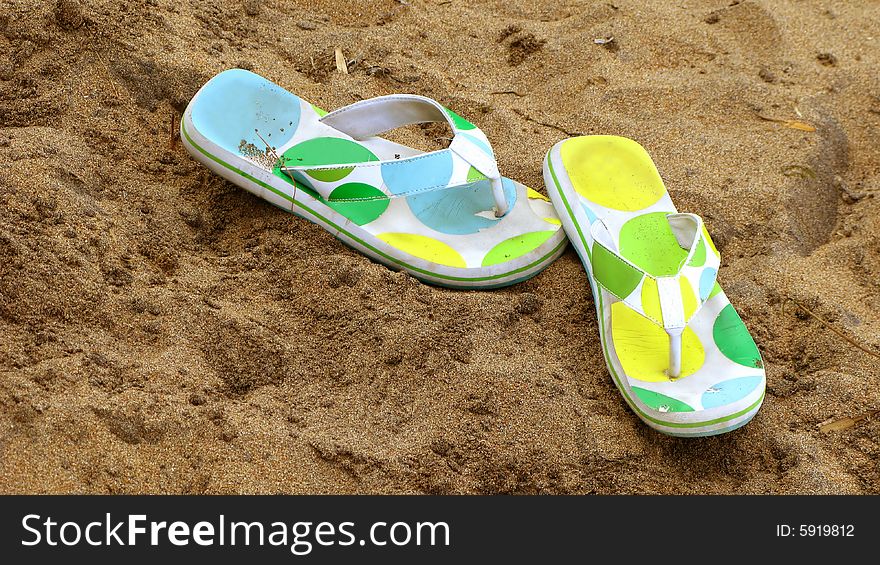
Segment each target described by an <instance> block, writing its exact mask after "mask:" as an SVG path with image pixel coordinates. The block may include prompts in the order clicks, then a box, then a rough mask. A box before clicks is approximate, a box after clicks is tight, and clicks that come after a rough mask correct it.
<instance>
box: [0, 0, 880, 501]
mask: <svg viewBox="0 0 880 565" xmlns="http://www.w3.org/2000/svg"><path fill="white" fill-rule="evenodd" d="M609 37H613V41H612V42H610V43H606V44H604V45H600V44H596V43H594V40H595V39H599V38H609ZM878 43H880V5H878V4H877V3H876V2H872V1H870V0H866V1H862V2H852V3H847V4H846V5H843V4H842V3H837V2H820V1H797V2H795V1H784V2H770V1H766V2H748V1H746V2H730V1H729V0H723V1H701V2H697V1H692V0H682V1H680V2H667V1H666V0H648V1H645V2H635V1H629V0H614V2H613V3H609V2H580V1H565V2H549V1H548V2H529V1H526V0H504V1H491V2H488V1H486V2H465V1H464V0H452V1H451V2H449V1H446V2H442V1H437V0H430V1H429V0H409V1H407V2H398V1H392V0H377V1H372V2H367V1H362V0H346V1H329V0H312V1H296V2H288V1H281V0H265V1H258V0H245V1H243V2H242V1H236V0H190V1H186V2H179V1H177V0H130V1H127V2H116V1H115V0H62V1H61V2H59V3H56V2H55V1H54V0H50V1H43V2H33V1H31V0H0V492H4V493H71V492H77V493H875V492H877V491H878V490H880V459H878V457H880V421H877V420H876V419H874V420H872V419H865V420H862V421H859V422H858V423H856V424H855V425H853V426H851V427H849V428H848V429H843V430H838V431H832V432H827V433H826V432H823V431H820V430H819V429H818V425H819V424H821V423H822V422H826V421H828V420H829V419H832V420H833V419H838V418H845V417H854V416H859V415H862V414H865V413H867V412H868V411H870V410H874V409H877V408H880V390H878V384H880V381H878V377H880V363H878V360H877V359H876V358H872V357H871V356H870V355H868V354H866V353H863V352H861V351H860V350H858V349H856V348H855V347H853V346H852V345H850V344H848V343H847V342H846V341H844V340H842V339H840V338H839V337H837V336H836V335H835V334H833V333H832V332H830V331H828V330H827V329H825V328H824V327H823V326H822V325H821V324H820V323H819V322H817V321H815V320H814V319H812V318H811V317H809V316H807V315H805V314H803V313H800V314H798V313H796V312H795V310H794V309H793V308H791V307H790V305H789V308H787V309H786V311H785V312H783V310H782V306H783V303H784V302H785V301H786V299H787V297H790V298H793V299H795V300H797V301H799V302H801V303H802V304H804V305H805V306H807V307H808V308H810V309H812V310H813V311H814V312H815V313H816V314H817V315H819V316H822V317H824V318H825V319H827V320H829V321H830V322H831V323H832V324H833V325H834V327H835V328H838V329H839V331H841V332H843V333H844V334H845V335H847V336H849V337H851V338H852V339H854V340H857V341H858V342H859V343H861V344H864V346H865V347H867V348H869V349H873V350H875V351H876V350H880V308H878V307H880V287H878V282H877V281H878V276H880V240H878V234H880V214H878V212H880V202H878V199H877V198H875V197H874V196H875V195H876V194H877V193H878V191H880V176H878V172H880V149H878V145H877V139H878V126H880V79H878V77H880V49H878V47H880V44H878ZM336 47H340V48H341V49H342V50H343V52H344V53H345V55H346V58H347V59H348V60H349V67H348V70H349V74H347V75H344V74H342V73H340V72H338V71H337V70H336V67H335V61H334V49H335V48H336ZM236 66H238V67H243V68H247V69H251V70H253V71H255V72H257V73H260V74H262V75H264V76H266V77H268V78H269V79H271V80H273V81H275V82H277V83H279V84H281V85H282V86H284V87H286V88H287V89H289V90H291V91H292V92H295V93H297V94H299V95H301V96H302V97H304V98H306V99H307V100H309V101H311V102H314V103H316V104H318V105H319V106H322V107H324V108H331V109H332V108H335V107H338V106H340V105H345V104H349V103H351V102H353V101H355V100H358V99H361V98H368V97H372V96H377V95H382V94H389V93H394V92H414V93H418V94H424V95H428V96H432V97H434V98H436V99H438V100H440V101H441V102H443V103H444V104H446V105H448V106H450V107H451V108H453V109H455V110H456V111H458V112H459V113H460V114H462V115H464V116H466V117H468V118H470V119H471V120H473V121H475V122H476V123H477V124H478V125H479V126H480V127H481V128H482V129H483V130H484V131H485V132H486V133H487V135H488V136H489V137H490V139H491V140H492V141H493V143H494V146H495V149H496V152H497V154H498V159H499V164H500V167H501V170H502V171H503V172H504V173H505V174H506V175H507V176H510V177H512V178H515V179H518V180H520V181H522V182H525V183H526V184H528V185H530V186H532V187H534V188H536V189H538V190H539V191H542V192H543V185H542V179H541V161H542V159H543V156H544V154H545V152H546V150H547V149H548V148H549V147H550V146H551V145H553V144H554V143H555V142H557V141H559V140H560V139H563V138H564V137H566V136H567V135H575V134H578V133H583V134H589V133H609V134H617V135H625V136H628V137H632V138H634V139H636V140H638V141H639V142H640V143H642V144H643V145H644V146H645V147H646V148H647V149H648V150H649V151H650V153H651V154H652V156H653V157H654V159H655V161H656V163H657V165H658V167H659V169H660V171H661V173H662V175H663V176H664V178H665V180H666V183H667V186H668V188H669V190H670V191H671V193H672V196H673V199H674V200H675V202H676V203H677V204H678V207H679V209H681V210H683V211H687V212H695V213H698V214H700V215H701V216H703V218H705V220H706V223H707V225H708V227H709V229H710V231H711V232H712V234H713V235H714V238H715V241H716V242H717V243H718V246H719V248H720V250H721V253H722V258H723V267H722V270H721V273H720V278H719V280H720V282H721V284H722V286H723V287H724V288H725V290H726V292H727V294H728V295H729V296H730V298H731V300H732V302H733V303H734V305H735V306H736V307H737V309H738V310H739V312H740V313H741V315H742V317H743V319H744V320H745V322H746V324H747V325H748V326H749V328H750V330H751V331H752V334H753V335H754V337H755V339H756V341H757V342H758V345H759V347H760V348H761V350H762V352H763V355H764V358H765V361H766V363H767V376H768V392H767V398H766V401H765V404H764V407H763V408H762V410H761V411H760V412H759V414H758V416H757V417H756V418H755V420H754V421H753V422H752V423H750V424H749V425H748V426H746V427H745V428H743V429H741V430H739V431H736V432H734V433H730V434H727V435H724V436H721V437H715V438H707V439H687V440H686V439H675V438H670V437H666V436H663V435H660V434H658V433H656V432H654V431H652V430H651V429H649V428H648V427H647V426H645V425H644V424H642V423H641V422H640V421H639V420H638V419H637V418H636V417H635V416H634V415H633V414H632V413H631V412H630V411H629V409H627V408H626V406H625V404H624V402H623V400H622V397H621V396H620V394H619V393H618V392H617V390H616V389H615V388H614V386H613V384H612V382H611V379H610V377H609V375H608V373H607V371H606V368H605V365H604V362H603V358H602V353H601V349H600V345H599V341H598V330H597V325H596V318H595V312H594V307H593V300H592V297H591V296H590V292H589V289H588V286H587V280H586V276H585V274H584V271H583V269H582V266H581V264H580V263H579V261H578V259H577V257H576V256H575V254H574V253H573V252H572V251H571V250H569V251H567V252H566V253H565V255H564V256H563V257H562V258H560V259H559V260H558V261H557V262H556V263H554V264H553V265H552V266H550V267H549V268H548V269H547V270H546V271H545V272H543V273H541V274H540V275H538V276H536V277H535V278H533V279H532V280H530V281H527V282H524V283H521V284H518V285H516V286H513V287H509V288H506V289H502V290H497V291H493V292H463V291H455V290H446V289H441V288H435V287H431V286H427V285H425V284H422V283H420V282H418V281H417V280H415V279H413V278H412V277H410V276H408V275H405V274H402V273H395V272H392V271H390V270H389V269H387V268H386V267H384V266H382V265H378V264H375V263H372V262H371V261H369V260H368V259H366V258H365V257H363V256H361V255H359V254H358V253H356V252H354V251H352V250H351V249H349V248H347V247H346V246H344V245H343V244H341V243H340V242H338V241H337V240H335V239H334V238H333V237H332V236H330V235H329V234H328V233H326V232H325V231H323V230H322V229H321V228H319V227H317V226H315V225H312V224H310V223H308V222H306V221H305V220H301V219H299V218H296V217H295V216H292V215H288V214H285V213H283V212H281V211H279V210H278V209H276V208H273V207H272V206H271V205H269V204H268V203H266V202H264V201H261V200H259V199H258V198H256V197H254V196H251V195H249V194H248V193H246V192H245V191H243V190H241V189H239V188H237V187H236V186H234V185H232V184H230V183H227V182H225V181H223V180H221V179H220V178H218V177H217V176H215V175H213V174H211V173H210V172H209V171H207V170H206V169H205V168H204V167H202V166H200V165H198V164H197V163H196V162H194V161H193V160H192V159H191V158H190V157H189V156H188V155H187V153H186V152H185V150H184V149H183V147H182V146H181V144H180V142H179V140H177V139H176V138H175V137H174V135H173V132H175V131H176V127H175V120H177V119H178V116H179V115H180V112H181V111H182V110H183V109H184V108H185V106H186V103H187V101H188V100H189V98H190V97H191V96H192V95H193V94H194V93H195V92H196V90H197V89H198V88H199V86H201V85H202V84H203V83H204V82H205V81H207V80H208V79H210V78H211V77H212V76H213V75H214V74H216V73H218V72H220V71H222V70H224V69H227V68H230V67H236ZM768 118H769V119H768ZM773 120H777V121H773ZM786 120H795V121H796V122H790V121H789V122H786ZM801 122H802V123H801ZM804 124H809V125H811V126H814V127H815V131H804V129H810V128H809V127H806V128H805V127H804ZM792 126H794V127H792ZM799 128H800V129H799ZM443 134H444V133H443V130H442V129H441V130H439V131H438V130H437V129H436V128H412V130H411V131H409V132H407V133H405V134H401V135H402V138H403V139H406V140H408V141H409V142H411V143H414V144H416V145H417V146H420V147H422V148H424V149H429V148H433V147H435V146H437V144H438V143H439V142H438V139H437V138H438V137H442V135H443Z"/></svg>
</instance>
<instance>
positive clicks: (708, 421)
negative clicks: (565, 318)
mask: <svg viewBox="0 0 880 565" xmlns="http://www.w3.org/2000/svg"><path fill="white" fill-rule="evenodd" d="M563 143H565V141H563V142H560V143H559V144H557V145H555V146H554V147H553V148H552V149H551V150H550V151H549V152H548V153H547V156H546V158H545V160H544V182H545V186H546V187H547V192H548V194H550V198H551V200H552V201H553V202H554V204H555V205H556V206H557V210H558V212H559V217H560V221H561V222H562V225H563V228H564V229H565V230H566V232H567V233H568V234H569V237H570V240H571V244H572V246H573V247H574V249H575V251H576V252H577V254H578V256H579V257H580V258H581V262H582V263H583V265H584V268H585V270H586V272H587V278H588V280H589V282H590V287H591V290H592V292H593V296H594V297H595V300H594V302H595V305H596V314H597V319H598V320H599V322H600V323H599V328H600V331H599V333H600V342H601V344H602V350H603V354H604V358H605V362H606V366H607V368H608V372H609V373H610V374H611V377H612V381H613V382H614V384H615V386H616V387H617V389H618V390H619V391H620V393H621V394H622V396H623V397H624V400H625V401H626V403H627V405H628V406H629V407H630V408H631V409H632V410H633V412H635V413H636V415H637V416H638V417H639V418H640V419H641V420H642V421H644V422H645V423H646V424H648V425H649V426H650V427H652V428H654V429H656V430H657V431H660V432H662V433H664V434H667V435H672V436H678V437H700V436H710V435H717V434H722V433H726V432H729V431H732V430H735V429H737V428H739V427H741V426H743V425H745V424H746V423H748V422H749V421H750V420H751V419H752V418H753V417H754V416H755V414H756V413H757V411H758V409H759V408H760V407H761V404H762V402H763V400H764V386H763V382H762V383H761V386H756V387H755V388H754V390H753V391H752V392H751V393H749V394H746V395H744V396H743V397H742V398H740V399H739V400H737V401H735V402H731V403H728V404H724V405H723V406H717V407H713V408H708V409H704V410H698V411H683V412H675V411H662V410H658V409H656V408H655V407H653V406H650V405H648V404H646V403H645V402H644V401H643V400H642V399H641V398H640V397H639V394H638V393H637V392H636V391H634V390H633V387H632V384H631V381H630V379H629V378H627V376H626V375H625V374H623V371H622V370H621V368H620V366H617V365H616V364H615V363H613V362H612V358H613V356H614V355H615V350H614V345H613V342H611V339H610V336H609V335H608V333H609V332H608V331H607V330H606V324H605V323H604V316H605V315H606V314H605V313H606V312H607V310H606V304H605V294H604V293H603V292H602V291H601V290H600V289H599V288H598V287H597V284H596V281H595V278H594V276H593V273H592V265H591V261H590V253H589V251H588V245H589V244H588V241H589V239H588V238H589V226H590V224H591V222H592V221H593V219H594V218H591V217H589V216H588V213H590V212H588V210H586V209H584V208H585V207H584V206H582V204H581V202H580V201H579V199H578V194H577V191H576V190H574V187H573V185H572V182H571V179H569V178H568V175H567V174H566V175H565V176H562V175H561V173H562V172H564V171H565V168H564V165H563V162H562V158H561V155H560V147H561V145H562V144H563Z"/></svg>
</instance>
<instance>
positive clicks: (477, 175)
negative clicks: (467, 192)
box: [467, 167, 487, 182]
mask: <svg viewBox="0 0 880 565" xmlns="http://www.w3.org/2000/svg"><path fill="white" fill-rule="evenodd" d="M486 178H487V177H486V175H484V174H483V173H481V172H480V171H478V170H477V169H475V168H473V167H471V168H470V169H469V170H468V174H467V180H468V182H476V181H478V180H486Z"/></svg>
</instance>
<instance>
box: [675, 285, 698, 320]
mask: <svg viewBox="0 0 880 565" xmlns="http://www.w3.org/2000/svg"><path fill="white" fill-rule="evenodd" d="M678 286H680V287H681V304H682V306H684V319H685V320H690V319H691V316H693V315H694V312H696V311H697V296H696V295H695V294H694V287H692V286H691V283H690V282H689V281H688V280H687V279H686V278H685V277H679V279H678Z"/></svg>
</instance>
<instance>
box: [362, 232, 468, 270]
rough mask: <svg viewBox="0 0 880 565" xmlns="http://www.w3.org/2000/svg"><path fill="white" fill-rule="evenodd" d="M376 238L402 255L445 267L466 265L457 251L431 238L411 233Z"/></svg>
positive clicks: (386, 234) (390, 234) (384, 235)
mask: <svg viewBox="0 0 880 565" xmlns="http://www.w3.org/2000/svg"><path fill="white" fill-rule="evenodd" d="M376 237H378V238H379V239H381V240H382V241H384V242H385V243H387V244H388V245H390V246H392V247H395V248H397V249H400V250H401V251H403V252H404V253H409V254H410V255H414V256H416V257H419V258H421V259H424V260H425V261H430V262H432V263H437V264H438V265H446V266H447V267H461V268H466V267H467V263H465V261H464V258H463V257H462V256H461V255H460V254H459V253H458V251H456V250H455V249H453V248H451V247H449V246H448V245H446V244H445V243H443V242H442V241H437V240H436V239H434V238H433V237H428V236H425V235H417V234H413V233H382V234H379V235H377V236H376Z"/></svg>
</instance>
